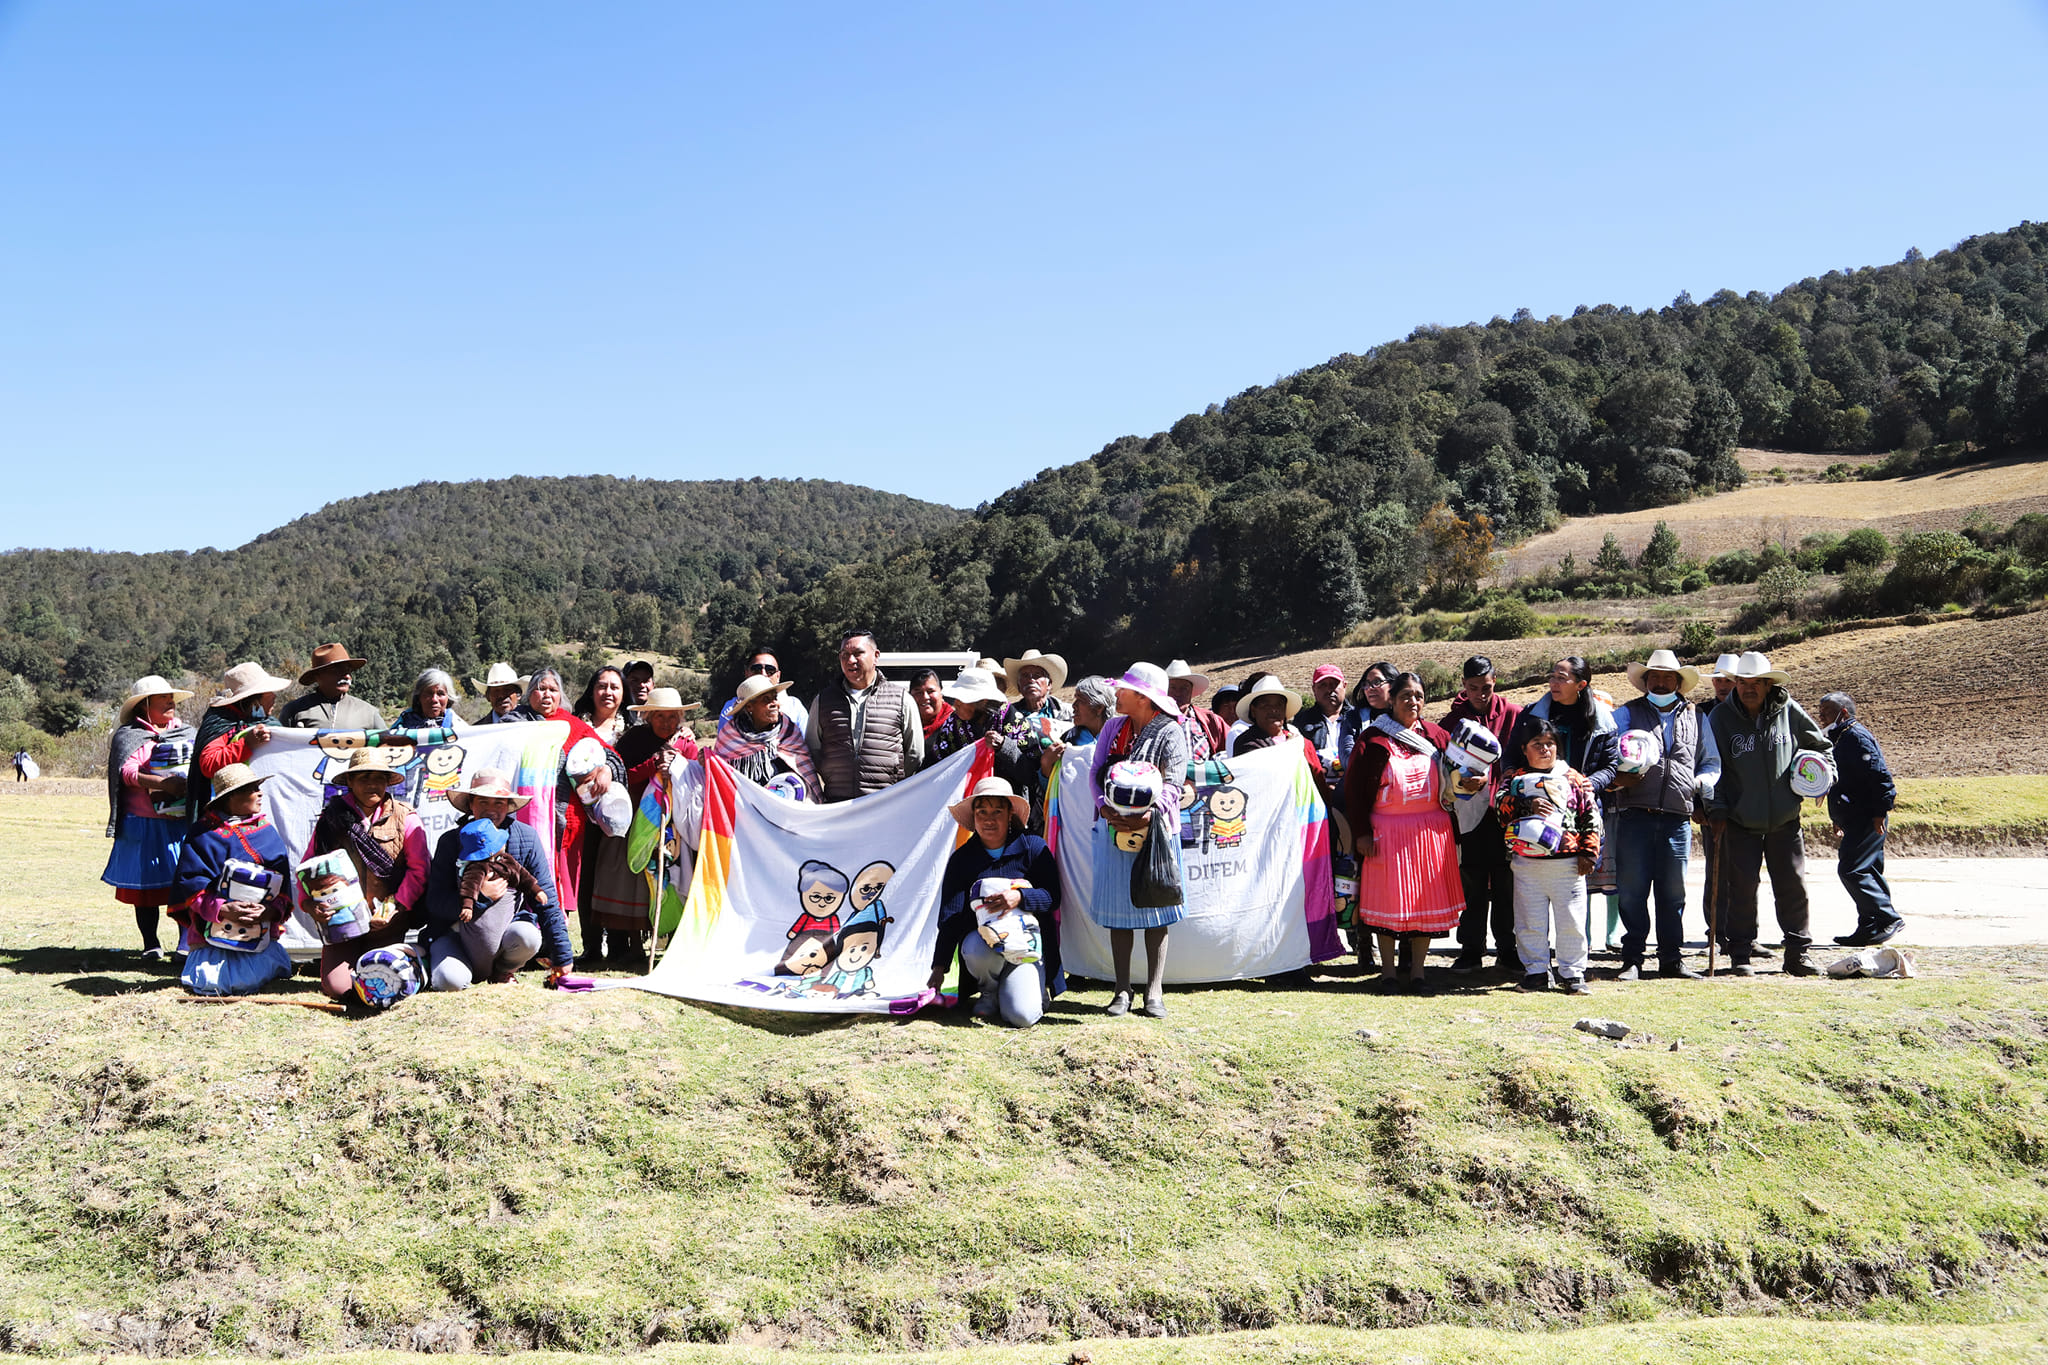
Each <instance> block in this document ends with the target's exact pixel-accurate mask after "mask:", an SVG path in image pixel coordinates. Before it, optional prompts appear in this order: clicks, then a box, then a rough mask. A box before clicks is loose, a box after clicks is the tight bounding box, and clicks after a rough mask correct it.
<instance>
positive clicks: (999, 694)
mask: <svg viewBox="0 0 2048 1365" xmlns="http://www.w3.org/2000/svg"><path fill="white" fill-rule="evenodd" d="M939 695H940V696H942V697H944V698H945V699H946V700H947V701H952V702H977V701H992V702H1001V701H1003V700H1005V698H1004V695H1003V689H1002V688H1000V687H998V686H997V685H996V680H995V677H994V675H993V674H991V673H990V672H989V671H988V670H987V669H985V668H963V669H961V670H960V676H959V677H957V678H955V679H953V681H951V682H949V683H947V684H945V685H944V686H942V687H941V688H939Z"/></svg>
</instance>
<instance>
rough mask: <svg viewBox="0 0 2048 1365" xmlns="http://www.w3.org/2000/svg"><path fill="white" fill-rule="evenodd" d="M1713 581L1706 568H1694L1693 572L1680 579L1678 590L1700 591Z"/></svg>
mask: <svg viewBox="0 0 2048 1365" xmlns="http://www.w3.org/2000/svg"><path fill="white" fill-rule="evenodd" d="M1713 581H1714V580H1713V579H1712V578H1709V577H1708V576H1707V571H1706V570H1705V569H1694V570H1693V571H1692V572H1691V573H1688V574H1687V575H1686V576H1685V577H1683V578H1681V579H1679V580H1678V590H1679V591H1680V592H1700V591H1703V590H1704V589H1705V588H1707V587H1708V586H1709V585H1710V584H1711V583H1712V582H1713Z"/></svg>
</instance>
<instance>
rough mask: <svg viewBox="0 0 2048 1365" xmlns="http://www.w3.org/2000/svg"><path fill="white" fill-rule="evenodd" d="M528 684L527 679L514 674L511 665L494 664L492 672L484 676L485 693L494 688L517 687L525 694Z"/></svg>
mask: <svg viewBox="0 0 2048 1365" xmlns="http://www.w3.org/2000/svg"><path fill="white" fill-rule="evenodd" d="M526 683H527V678H526V677H524V676H522V675H520V674H518V673H514V672H513V671H512V665H510V664H492V665H491V671H490V672H488V673H486V674H484V691H486V692H488V691H490V690H491V689H492V688H494V687H516V688H518V689H519V690H520V691H521V692H524V691H525V690H526Z"/></svg>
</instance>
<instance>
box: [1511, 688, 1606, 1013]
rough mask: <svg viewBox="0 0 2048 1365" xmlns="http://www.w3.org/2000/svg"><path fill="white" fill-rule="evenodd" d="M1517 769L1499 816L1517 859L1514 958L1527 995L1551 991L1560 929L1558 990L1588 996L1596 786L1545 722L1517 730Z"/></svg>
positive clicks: (1597, 826) (1595, 857) (1597, 848)
mask: <svg viewBox="0 0 2048 1365" xmlns="http://www.w3.org/2000/svg"><path fill="white" fill-rule="evenodd" d="M1515 733H1516V734H1518V735H1520V736H1521V737H1522V747H1521V750H1520V752H1519V753H1518V754H1516V755H1514V756H1513V757H1512V759H1504V760H1503V761H1515V762H1517V763H1518V766H1517V767H1516V768H1515V769H1514V770H1513V771H1512V772H1511V773H1510V774H1509V775H1508V777H1507V779H1506V780H1505V781H1503V782H1502V783H1501V784H1500V795H1499V797H1498V804H1497V806H1496V810H1498V812H1499V814H1500V826H1501V831H1502V838H1503V839H1505V840H1506V842H1507V848H1508V852H1509V854H1510V855H1511V856H1512V857H1513V858H1514V878H1515V951H1516V953H1517V955H1518V956H1520V958H1521V959H1522V973H1523V975H1522V984H1521V985H1520V986H1519V987H1517V989H1519V990H1525V991H1544V990H1549V989H1550V950H1551V942H1552V939H1551V932H1552V927H1553V925H1554V926H1555V929H1556V945H1557V980H1558V984H1559V985H1561V986H1563V987H1564V988H1565V989H1566V990H1568V991H1570V992H1571V993H1572V994H1573V995H1588V994H1591V992H1592V987H1590V986H1588V985H1587V984H1586V925H1585V918H1586V875H1587V874H1588V873H1590V872H1591V871H1592V870H1593V867H1594V864H1595V863H1597V862H1598V861H1599V858H1600V804H1599V800H1598V798H1597V797H1596V795H1595V793H1594V791H1593V784H1592V782H1591V781H1589V780H1588V779H1587V778H1586V776H1585V774H1583V773H1581V772H1579V771H1577V770H1576V769H1574V768H1573V767H1572V766H1571V765H1570V764H1569V763H1566V762H1565V761H1564V760H1563V759H1562V757H1560V755H1559V752H1558V751H1559V749H1560V748H1561V747H1562V746H1561V745H1560V744H1559V740H1560V738H1561V736H1560V734H1559V732H1558V727H1557V726H1556V725H1555V724H1554V723H1553V722H1551V721H1549V720H1546V719H1544V718H1543V717H1541V716H1538V717H1536V718H1534V719H1530V718H1528V717H1526V716H1525V717H1524V718H1523V720H1522V722H1521V723H1520V724H1518V725H1517V726H1516V727H1515Z"/></svg>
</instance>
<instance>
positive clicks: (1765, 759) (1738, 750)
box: [1707, 650, 1834, 976]
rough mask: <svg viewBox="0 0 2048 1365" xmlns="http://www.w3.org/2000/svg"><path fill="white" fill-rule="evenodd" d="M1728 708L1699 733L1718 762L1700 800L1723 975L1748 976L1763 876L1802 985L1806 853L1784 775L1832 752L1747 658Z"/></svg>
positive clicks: (1788, 967) (1752, 655)
mask: <svg viewBox="0 0 2048 1365" xmlns="http://www.w3.org/2000/svg"><path fill="white" fill-rule="evenodd" d="M1728 676H1729V677H1730V678H1732V679H1734V682H1735V693H1734V696H1733V698H1732V699H1730V700H1729V701H1726V702H1723V703H1722V704H1721V705H1719V706H1716V707H1715V708H1714V714H1713V715H1712V716H1711V717H1709V718H1708V721H1707V723H1708V724H1709V725H1710V726H1712V727H1713V732H1714V747H1715V748H1716V749H1718V750H1719V751H1720V754H1721V780H1720V781H1719V782H1718V783H1716V784H1715V786H1714V790H1713V792H1712V793H1711V794H1709V795H1708V797H1707V829H1708V831H1709V837H1710V838H1718V839H1720V840H1721V841H1722V842H1721V866H1720V868H1719V869H1718V870H1719V873H1720V876H1721V879H1722V883H1723V885H1722V888H1721V905H1722V908H1723V909H1724V910H1725V911H1726V913H1727V916H1728V923H1726V924H1724V925H1722V926H1721V928H1722V932H1723V936H1724V937H1725V938H1726V940H1727V943H1728V971H1729V973H1730V975H1733V976H1749V975H1751V974H1752V971H1753V969H1752V968H1751V967H1750V963H1749V959H1750V954H1751V951H1752V948H1751V945H1752V944H1753V943H1754V942H1755V941H1756V887H1757V878H1758V876H1759V875H1760V873H1761V872H1762V870H1763V868H1764V866H1765V865H1766V864H1768V865H1769V867H1770V871H1771V899H1772V901H1773V902H1774V903H1775V904H1776V907H1777V912H1778V928H1779V929H1781V930H1782V931H1784V935H1785V974H1786V975H1787V976H1812V975H1814V974H1815V973H1816V972H1817V971H1818V968H1816V967H1815V966H1814V965H1813V964H1812V963H1811V962H1809V961H1807V959H1806V949H1807V946H1808V945H1809V944H1811V943H1812V942H1813V939H1812V937H1811V936H1810V935H1809V934H1808V932H1807V903H1806V844H1805V842H1804V841H1803V840H1802V839H1801V838H1800V834H1799V797H1798V796H1797V795H1795V794H1794V793H1793V791H1792V765H1793V764H1794V763H1795V762H1797V761H1798V758H1799V755H1800V754H1801V753H1803V752H1815V753H1822V754H1826V753H1829V752H1830V751H1831V750H1832V749H1833V748H1834V746H1833V744H1832V743H1830V742H1829V740H1828V737H1827V736H1826V735H1825V734H1823V733H1822V732H1821V728H1820V726H1818V725H1816V724H1814V721H1813V717H1811V716H1809V715H1807V714H1806V712H1805V711H1804V710H1802V709H1801V708H1800V705H1799V703H1798V702H1796V701H1793V700H1792V694H1791V693H1790V692H1788V691H1786V690H1785V674H1784V672H1783V671H1781V670H1779V669H1775V668H1772V667H1771V661H1770V660H1769V659H1767V658H1765V657H1764V656H1763V655H1761V654H1759V653H1757V652H1756V651H1755V650H1751V651H1749V652H1748V653H1746V654H1744V655H1743V656H1742V657H1741V658H1739V659H1737V660H1736V661H1735V666H1734V667H1733V668H1732V669H1730V670H1729V671H1728Z"/></svg>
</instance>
